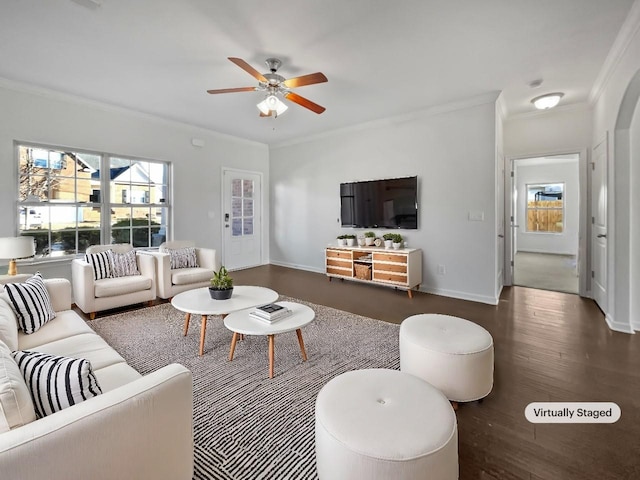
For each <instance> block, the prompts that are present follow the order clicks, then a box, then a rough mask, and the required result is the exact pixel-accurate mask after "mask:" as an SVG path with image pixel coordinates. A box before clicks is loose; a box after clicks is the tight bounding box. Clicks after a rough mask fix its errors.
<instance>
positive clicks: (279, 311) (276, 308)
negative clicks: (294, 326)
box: [249, 303, 291, 323]
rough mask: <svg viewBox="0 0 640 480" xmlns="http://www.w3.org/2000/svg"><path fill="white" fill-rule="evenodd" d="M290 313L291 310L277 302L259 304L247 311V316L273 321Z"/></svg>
mask: <svg viewBox="0 0 640 480" xmlns="http://www.w3.org/2000/svg"><path fill="white" fill-rule="evenodd" d="M289 315H291V310H289V309H288V308H286V307H283V306H282V305H278V304H277V303H268V304H266V305H260V306H259V307H256V308H255V309H253V310H251V311H250V312H249V316H250V317H252V318H257V319H258V320H262V321H264V322H267V323H273V322H276V321H278V320H280V319H281V318H284V317H288V316H289Z"/></svg>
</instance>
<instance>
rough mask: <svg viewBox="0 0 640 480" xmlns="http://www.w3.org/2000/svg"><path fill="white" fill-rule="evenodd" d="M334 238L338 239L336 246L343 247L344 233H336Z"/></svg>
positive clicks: (345, 238) (344, 243)
mask: <svg viewBox="0 0 640 480" xmlns="http://www.w3.org/2000/svg"><path fill="white" fill-rule="evenodd" d="M336 239H337V240H338V246H339V247H344V246H345V245H346V244H347V236H346V235H338V236H337V237H336Z"/></svg>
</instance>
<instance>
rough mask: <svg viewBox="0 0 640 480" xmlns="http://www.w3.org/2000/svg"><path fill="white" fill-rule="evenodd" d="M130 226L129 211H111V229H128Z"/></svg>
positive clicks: (114, 209)
mask: <svg viewBox="0 0 640 480" xmlns="http://www.w3.org/2000/svg"><path fill="white" fill-rule="evenodd" d="M130 225H131V209H130V208H118V207H114V208H112V209H111V228H122V227H129V226H130Z"/></svg>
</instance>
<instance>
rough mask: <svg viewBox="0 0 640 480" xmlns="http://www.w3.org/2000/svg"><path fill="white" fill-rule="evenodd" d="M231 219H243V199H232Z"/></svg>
mask: <svg viewBox="0 0 640 480" xmlns="http://www.w3.org/2000/svg"><path fill="white" fill-rule="evenodd" d="M231 217H232V218H239V217H242V199H241V198H232V199H231Z"/></svg>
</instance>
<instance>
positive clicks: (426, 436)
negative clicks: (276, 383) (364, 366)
mask: <svg viewBox="0 0 640 480" xmlns="http://www.w3.org/2000/svg"><path fill="white" fill-rule="evenodd" d="M315 428H316V464H317V469H318V475H319V477H320V478H321V479H323V480H359V479H363V480H365V479H366V480H388V479H394V480H418V479H420V480H426V479H433V480H455V479H457V478H458V430H457V425H456V417H455V413H454V412H453V409H452V408H451V405H450V404H449V401H448V400H447V399H446V398H445V396H444V395H443V394H442V393H441V392H440V391H438V390H437V389H435V388H434V387H432V386H431V385H429V384H428V383H426V382H424V381H422V380H420V379H419V378H416V377H414V376H412V375H408V374H406V373H402V372H399V371H397V370H387V369H369V370H354V371H352V372H347V373H343V374H342V375H339V376H337V377H335V378H334V379H332V380H331V381H329V383H327V384H326V385H325V386H324V387H322V390H320V393H319V394H318V398H317V399H316V427H315Z"/></svg>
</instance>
